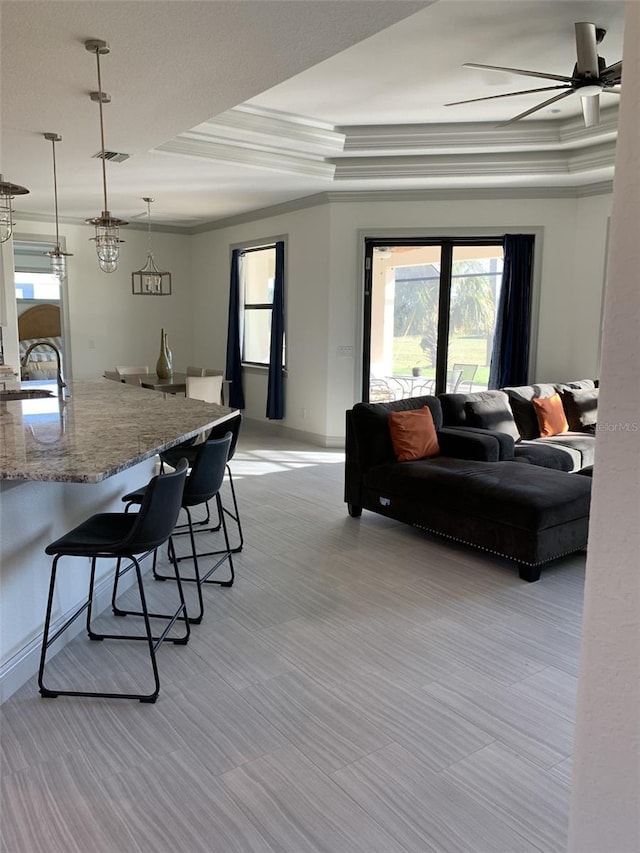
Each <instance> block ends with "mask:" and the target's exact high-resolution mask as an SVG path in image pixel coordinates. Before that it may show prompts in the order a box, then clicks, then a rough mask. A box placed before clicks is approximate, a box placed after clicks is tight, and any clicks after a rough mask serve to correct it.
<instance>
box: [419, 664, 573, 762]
mask: <svg viewBox="0 0 640 853" xmlns="http://www.w3.org/2000/svg"><path fill="white" fill-rule="evenodd" d="M424 690H425V692H426V693H427V694H428V695H430V696H432V697H434V698H435V699H438V701H440V702H442V703H443V705H446V706H447V707H448V708H450V709H451V710H452V711H455V712H456V713H458V714H460V715H461V716H463V717H466V718H467V719H468V720H473V721H474V723H475V724H477V725H479V726H481V727H482V728H483V729H484V730H485V731H487V732H490V733H491V734H492V735H494V737H495V739H496V740H499V741H502V743H504V744H506V745H507V746H510V747H511V748H512V749H513V750H515V751H516V752H519V753H520V754H521V755H522V756H524V757H526V758H529V759H530V760H531V761H534V762H536V763H537V764H539V765H541V766H542V767H551V766H552V765H554V764H557V763H558V762H559V761H562V759H563V758H566V757H567V756H568V755H570V754H571V753H572V751H573V725H572V724H571V723H570V722H569V721H568V720H567V719H566V718H565V717H564V716H560V715H559V714H555V713H553V712H552V711H550V710H549V708H547V707H546V706H545V705H544V704H542V703H540V702H536V701H535V700H533V699H531V698H529V697H528V696H527V697H525V696H523V695H522V694H519V693H518V692H517V691H516V690H514V689H512V688H511V687H505V686H503V685H501V684H499V683H498V682H497V681H493V680H492V679H490V678H488V677H486V676H484V675H480V674H478V673H477V672H474V671H472V670H469V671H468V672H466V673H463V672H461V671H458V672H456V673H453V674H452V675H451V676H450V677H449V678H447V679H446V680H445V679H443V680H441V681H439V682H435V681H434V682H432V683H431V684H428V685H427V686H426V687H425V688H424Z"/></svg>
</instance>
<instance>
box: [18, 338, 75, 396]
mask: <svg viewBox="0 0 640 853" xmlns="http://www.w3.org/2000/svg"><path fill="white" fill-rule="evenodd" d="M36 347H49V348H50V349H52V350H53V351H54V353H55V354H56V362H57V365H58V373H57V376H56V382H57V383H58V394H61V393H62V389H63V388H66V387H67V383H66V382H65V381H64V376H63V375H62V353H61V352H60V350H59V349H58V347H57V346H56V345H55V344H54V343H52V342H51V341H34V342H33V343H32V344H29V346H28V347H27V350H26V352H25V354H24V355H23V356H22V360H21V361H20V367H26V366H27V362H28V361H29V355H30V353H31V351H32V350H34V349H35V348H36Z"/></svg>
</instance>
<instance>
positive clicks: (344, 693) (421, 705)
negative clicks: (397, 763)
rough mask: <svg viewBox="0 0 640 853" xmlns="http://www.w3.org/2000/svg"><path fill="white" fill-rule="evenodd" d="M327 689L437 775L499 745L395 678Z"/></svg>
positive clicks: (364, 678) (339, 682)
mask: <svg viewBox="0 0 640 853" xmlns="http://www.w3.org/2000/svg"><path fill="white" fill-rule="evenodd" d="M326 683H327V686H328V687H329V688H330V689H331V690H332V691H333V692H334V693H335V695H336V696H337V697H338V698H339V699H340V700H341V701H342V702H344V703H345V704H346V705H348V706H350V707H351V708H352V709H353V710H354V711H355V712H356V713H359V714H362V716H363V717H364V718H365V719H368V720H370V721H371V722H373V723H374V724H375V725H376V726H377V727H378V728H380V729H381V730H382V731H384V732H385V733H386V734H387V735H388V736H389V737H390V738H391V739H392V740H393V741H395V742H396V743H398V744H400V745H402V746H404V747H405V748H406V749H407V750H408V751H409V752H412V753H413V754H414V755H416V756H419V757H420V759H421V761H424V762H425V763H426V764H428V765H429V766H430V767H431V768H432V769H434V770H441V769H443V768H444V767H448V766H449V765H450V764H453V763H454V762H456V761H459V760H460V759H461V758H463V757H465V756H467V755H469V754H470V753H471V752H475V751H476V750H477V749H480V748H481V747H483V746H485V745H486V744H488V743H491V742H492V741H493V740H494V739H495V736H494V734H492V733H491V732H489V731H487V730H486V729H484V728H482V727H481V726H478V725H476V724H475V723H472V722H471V721H470V720H469V718H468V717H465V716H463V715H462V714H459V713H457V712H456V711H455V710H453V709H451V708H450V707H449V706H447V705H445V704H444V703H442V702H440V701H439V700H437V699H435V698H434V697H432V696H430V695H429V694H428V693H427V692H426V691H425V690H424V689H421V688H417V687H415V686H414V685H412V684H410V683H407V682H405V681H403V680H401V679H399V678H398V677H395V676H393V675H390V674H389V673H382V674H381V673H376V672H373V673H359V674H353V675H352V676H351V677H350V678H349V679H348V680H346V679H333V680H331V681H328V682H326Z"/></svg>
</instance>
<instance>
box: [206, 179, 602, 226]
mask: <svg viewBox="0 0 640 853" xmlns="http://www.w3.org/2000/svg"><path fill="white" fill-rule="evenodd" d="M612 192H613V180H611V181H608V180H607V181H600V182H599V183H597V184H591V185H589V186H581V187H575V186H568V187H558V186H540V187H501V188H500V187H479V188H469V187H466V188H460V189H420V190H413V189H412V190H409V189H407V190H343V191H339V190H335V191H334V190H330V191H328V192H322V193H315V194H314V195H310V196H305V197H304V198H300V199H295V200H293V201H289V202H284V203H282V204H276V205H272V206H271V207H263V208H261V209H259V210H253V211H248V212H247V213H239V214H237V215H236V216H228V217H225V218H224V219H217V220H214V221H212V222H203V223H202V224H201V225H197V226H196V227H195V228H192V229H190V231H189V233H190V234H205V233H208V232H209V231H220V230H221V229H223V228H229V227H232V226H234V225H244V224H246V223H247V222H256V221H257V220H259V219H269V218H271V217H273V216H282V215H284V214H287V213H295V212H296V211H298V210H305V209H307V208H310V207H319V206H321V205H325V204H352V203H356V204H357V203H366V204H370V203H371V202H401V203H402V202H405V203H409V202H433V201H482V200H487V201H491V200H505V201H506V200H510V199H572V198H590V197H591V196H599V195H607V194H609V193H612Z"/></svg>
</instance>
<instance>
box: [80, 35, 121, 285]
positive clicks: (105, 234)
mask: <svg viewBox="0 0 640 853" xmlns="http://www.w3.org/2000/svg"><path fill="white" fill-rule="evenodd" d="M84 46H85V48H86V50H88V51H89V53H95V55H96V63H97V67H98V91H97V92H92V93H91V100H92V101H97V102H98V106H99V108H100V154H101V156H100V159H101V161H102V194H103V198H104V208H103V210H102V215H101V216H95V217H94V218H93V219H87V220H86V221H87V224H89V225H93V226H94V227H95V229H96V235H95V237H92V238H91V239H92V240H93V241H94V242H95V244H96V252H97V255H98V265H99V267H100V269H101V270H102V271H103V272H114V271H115V270H116V269H117V268H118V260H119V258H120V243H124V240H121V239H120V226H122V225H127V224H128V223H127V222H125V221H124V220H123V219H117V218H116V217H115V216H112V215H111V213H110V212H109V209H108V208H109V206H108V203H107V171H106V165H105V162H106V157H105V147H104V122H103V117H102V105H103V103H104V104H108V103H110V101H111V98H110V97H109V95H107V94H106V93H105V92H103V91H102V80H101V77H100V55H101V54H106V53H109V52H110V48H109V45H108V44H107V43H106V41H102V40H100V39H90V40H89V41H86V42H85V44H84Z"/></svg>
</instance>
